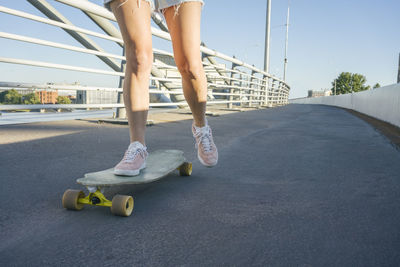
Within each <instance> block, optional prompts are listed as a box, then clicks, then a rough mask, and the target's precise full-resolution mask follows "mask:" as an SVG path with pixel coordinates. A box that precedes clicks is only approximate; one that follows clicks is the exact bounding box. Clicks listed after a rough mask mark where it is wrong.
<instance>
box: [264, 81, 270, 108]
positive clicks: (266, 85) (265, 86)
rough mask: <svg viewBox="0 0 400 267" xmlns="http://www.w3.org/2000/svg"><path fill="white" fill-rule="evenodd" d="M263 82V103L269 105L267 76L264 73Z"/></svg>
mask: <svg viewBox="0 0 400 267" xmlns="http://www.w3.org/2000/svg"><path fill="white" fill-rule="evenodd" d="M263 83H264V105H265V106H268V105H269V77H268V76H266V75H264V76H263Z"/></svg>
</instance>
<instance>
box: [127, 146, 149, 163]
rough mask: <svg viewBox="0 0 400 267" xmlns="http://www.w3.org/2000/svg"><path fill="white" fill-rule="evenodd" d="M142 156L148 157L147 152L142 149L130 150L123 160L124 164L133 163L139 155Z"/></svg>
mask: <svg viewBox="0 0 400 267" xmlns="http://www.w3.org/2000/svg"><path fill="white" fill-rule="evenodd" d="M139 154H140V155H141V156H142V157H143V158H145V157H146V152H145V150H144V149H142V148H136V149H128V150H127V151H126V153H125V155H124V158H123V159H122V160H123V161H124V162H127V161H133V160H134V159H135V158H136V156H137V155H139Z"/></svg>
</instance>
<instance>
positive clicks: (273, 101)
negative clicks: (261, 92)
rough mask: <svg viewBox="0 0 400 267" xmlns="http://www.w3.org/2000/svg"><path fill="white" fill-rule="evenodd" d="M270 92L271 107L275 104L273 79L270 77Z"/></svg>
mask: <svg viewBox="0 0 400 267" xmlns="http://www.w3.org/2000/svg"><path fill="white" fill-rule="evenodd" d="M270 94H271V101H270V103H271V104H270V106H271V107H273V106H274V104H275V79H272V84H271V90H270Z"/></svg>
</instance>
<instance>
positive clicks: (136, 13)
mask: <svg viewBox="0 0 400 267" xmlns="http://www.w3.org/2000/svg"><path fill="white" fill-rule="evenodd" d="M111 8H112V10H113V12H114V15H115V17H116V18H117V21H118V25H119V28H120V30H121V34H122V37H123V40H124V43H125V51H126V61H127V62H126V71H125V80H124V88H123V91H124V102H125V107H126V112H127V117H128V122H129V130H130V131H129V133H130V141H131V142H134V141H139V142H140V143H142V144H143V145H145V131H146V121H147V112H148V109H149V77H150V72H151V65H152V63H153V51H152V39H151V28H150V14H151V9H150V5H149V3H147V2H145V1H142V2H141V4H140V8H139V4H138V1H137V0H128V1H125V0H114V1H113V2H112V3H111Z"/></svg>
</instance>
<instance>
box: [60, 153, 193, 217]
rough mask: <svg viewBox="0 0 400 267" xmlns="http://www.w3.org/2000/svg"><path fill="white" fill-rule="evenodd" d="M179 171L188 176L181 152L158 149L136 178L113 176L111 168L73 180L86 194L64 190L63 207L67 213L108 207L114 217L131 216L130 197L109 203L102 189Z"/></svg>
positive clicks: (188, 171) (116, 196)
mask: <svg viewBox="0 0 400 267" xmlns="http://www.w3.org/2000/svg"><path fill="white" fill-rule="evenodd" d="M176 169H178V170H179V174H180V175H181V176H190V175H191V173H192V163H190V162H187V161H186V159H185V157H184V156H183V152H182V151H180V150H157V151H155V152H151V153H150V154H149V156H148V157H147V160H146V168H145V169H143V170H141V171H140V174H139V175H137V176H120V175H115V174H114V173H113V170H114V169H113V168H110V169H106V170H103V171H99V172H91V173H86V174H85V175H84V177H82V178H79V179H77V180H76V182H77V183H78V184H81V185H83V186H85V187H86V188H87V189H88V191H89V193H88V195H85V194H84V192H83V191H81V190H73V189H68V190H67V191H65V193H64V195H63V198H62V204H63V207H64V208H66V209H69V210H82V209H83V207H84V205H94V206H104V207H110V208H111V212H112V213H113V214H114V215H119V216H130V215H131V214H132V211H133V206H134V204H133V197H132V196H125V195H115V196H114V197H113V199H112V200H111V201H110V200H108V199H107V198H106V197H105V196H104V194H103V193H104V189H105V188H107V187H111V186H116V185H127V184H143V183H150V182H154V181H156V180H159V179H161V178H163V177H165V176H167V175H168V174H170V173H171V172H173V171H174V170H176Z"/></svg>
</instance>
